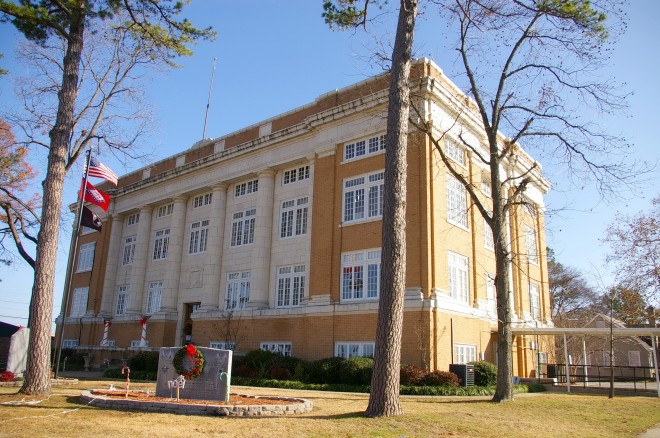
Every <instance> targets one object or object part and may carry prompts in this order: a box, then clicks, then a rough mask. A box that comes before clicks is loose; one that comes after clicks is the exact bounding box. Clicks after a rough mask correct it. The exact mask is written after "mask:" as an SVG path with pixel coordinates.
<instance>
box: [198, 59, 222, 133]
mask: <svg viewBox="0 0 660 438" xmlns="http://www.w3.org/2000/svg"><path fill="white" fill-rule="evenodd" d="M217 60H218V58H217V57H215V56H214V57H213V71H212V72H211V83H210V84H209V99H208V101H207V102H206V115H205V116H204V131H202V140H204V139H205V138H206V120H207V119H208V118H209V108H210V107H211V92H212V91H213V77H214V76H215V61H217Z"/></svg>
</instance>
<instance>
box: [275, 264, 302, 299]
mask: <svg viewBox="0 0 660 438" xmlns="http://www.w3.org/2000/svg"><path fill="white" fill-rule="evenodd" d="M304 296H305V265H297V266H282V267H280V268H279V269H278V270H277V307H294V306H299V305H300V301H302V299H303V298H304Z"/></svg>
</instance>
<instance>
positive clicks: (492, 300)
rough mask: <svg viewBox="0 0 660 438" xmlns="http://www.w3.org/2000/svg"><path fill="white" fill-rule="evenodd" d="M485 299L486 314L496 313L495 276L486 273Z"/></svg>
mask: <svg viewBox="0 0 660 438" xmlns="http://www.w3.org/2000/svg"><path fill="white" fill-rule="evenodd" d="M486 299H487V300H488V312H490V313H493V314H495V313H497V292H496V289H495V275H493V274H490V273H486Z"/></svg>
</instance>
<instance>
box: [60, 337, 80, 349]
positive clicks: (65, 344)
mask: <svg viewBox="0 0 660 438" xmlns="http://www.w3.org/2000/svg"><path fill="white" fill-rule="evenodd" d="M79 345H80V340H79V339H63V340H62V348H75V347H77V346H79Z"/></svg>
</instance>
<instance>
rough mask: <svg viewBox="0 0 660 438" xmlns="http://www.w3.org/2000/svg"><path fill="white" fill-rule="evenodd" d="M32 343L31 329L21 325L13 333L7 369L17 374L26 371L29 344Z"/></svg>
mask: <svg viewBox="0 0 660 438" xmlns="http://www.w3.org/2000/svg"><path fill="white" fill-rule="evenodd" d="M29 343H30V329H29V328H27V327H21V328H19V329H18V331H16V333H14V334H13V335H11V342H10V344H9V356H8V357H7V371H11V372H12V373H14V374H16V375H21V374H23V373H24V372H25V367H26V366H27V354H28V345H29Z"/></svg>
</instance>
